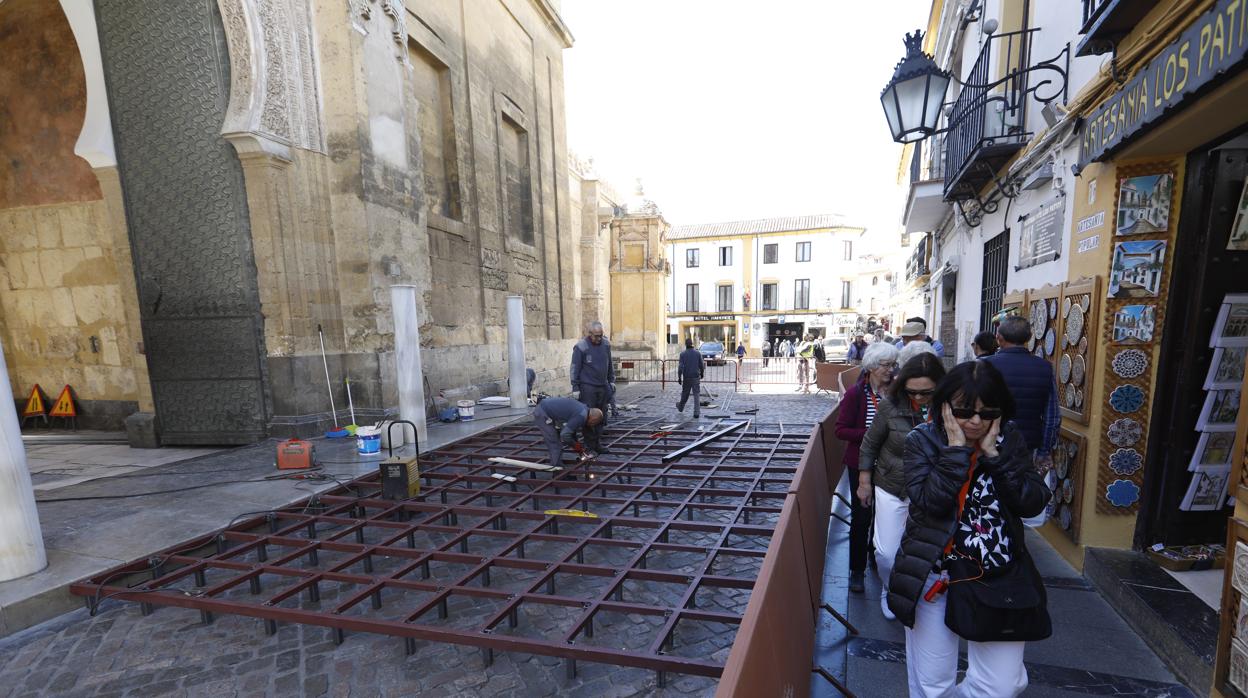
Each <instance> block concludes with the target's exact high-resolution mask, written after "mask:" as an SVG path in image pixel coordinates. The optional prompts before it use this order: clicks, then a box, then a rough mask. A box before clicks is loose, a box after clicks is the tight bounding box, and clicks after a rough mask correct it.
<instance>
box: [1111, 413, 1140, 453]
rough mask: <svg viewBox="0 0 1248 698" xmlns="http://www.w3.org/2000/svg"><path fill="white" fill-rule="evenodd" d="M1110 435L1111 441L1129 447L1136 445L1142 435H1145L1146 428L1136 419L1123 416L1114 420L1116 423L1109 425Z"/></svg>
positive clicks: (1116, 444)
mask: <svg viewBox="0 0 1248 698" xmlns="http://www.w3.org/2000/svg"><path fill="white" fill-rule="evenodd" d="M1108 435H1109V442H1110V443H1112V444H1113V445H1115V446H1121V447H1123V448H1127V447H1130V446H1134V445H1135V444H1136V442H1138V441H1139V440H1140V437H1141V436H1143V435H1144V429H1143V428H1142V427H1141V426H1140V423H1139V422H1137V421H1135V420H1134V419H1131V418H1130V417H1123V418H1122V419H1116V420H1114V423H1113V424H1110V425H1109V432H1108Z"/></svg>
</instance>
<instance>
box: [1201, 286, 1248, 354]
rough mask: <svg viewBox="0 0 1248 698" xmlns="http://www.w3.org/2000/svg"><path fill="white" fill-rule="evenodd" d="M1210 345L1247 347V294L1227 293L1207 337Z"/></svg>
mask: <svg viewBox="0 0 1248 698" xmlns="http://www.w3.org/2000/svg"><path fill="white" fill-rule="evenodd" d="M1209 346H1211V347H1248V295H1245V294H1242V293H1231V294H1227V296H1226V297H1225V298H1223V299H1222V307H1221V308H1220V309H1219V310H1218V319H1217V321H1216V322H1215V323H1214V325H1213V334H1212V335H1211V336H1210V337H1209Z"/></svg>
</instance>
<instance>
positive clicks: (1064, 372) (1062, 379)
mask: <svg viewBox="0 0 1248 698" xmlns="http://www.w3.org/2000/svg"><path fill="white" fill-rule="evenodd" d="M1057 382H1058V383H1061V384H1062V385H1065V384H1067V383H1069V382H1070V354H1062V358H1061V360H1059V361H1058V362H1057Z"/></svg>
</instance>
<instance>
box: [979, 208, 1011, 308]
mask: <svg viewBox="0 0 1248 698" xmlns="http://www.w3.org/2000/svg"><path fill="white" fill-rule="evenodd" d="M1009 263H1010V231H1008V230H1006V231H1003V232H1002V233H1001V234H999V235H997V236H996V237H994V238H992V239H991V240H989V241H988V242H986V243H984V290H983V294H982V295H981V296H980V301H979V330H980V331H981V332H988V331H990V330H992V316H994V315H996V314H997V312H998V311H1000V310H1001V299H1002V298H1003V297H1004V296H1005V282H1006V277H1007V276H1008V274H1009V269H1010V265H1009Z"/></svg>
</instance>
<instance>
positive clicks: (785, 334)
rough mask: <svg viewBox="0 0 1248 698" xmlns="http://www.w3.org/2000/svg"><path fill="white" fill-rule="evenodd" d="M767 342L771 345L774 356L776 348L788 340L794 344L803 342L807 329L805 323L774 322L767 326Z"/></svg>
mask: <svg viewBox="0 0 1248 698" xmlns="http://www.w3.org/2000/svg"><path fill="white" fill-rule="evenodd" d="M766 327H767V342H768V343H770V344H771V349H772V352H773V354H772V355H773V356H775V355H776V354H775V353H774V352H775V350H776V348H777V347H778V346H779V345H780V343H781V342H783V341H785V340H786V339H787V340H788V341H790V342H792V343H794V344H797V343H798V342H800V341H802V333H803V332H804V331H805V329H806V323H804V322H772V323H768V324H767V325H766Z"/></svg>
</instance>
